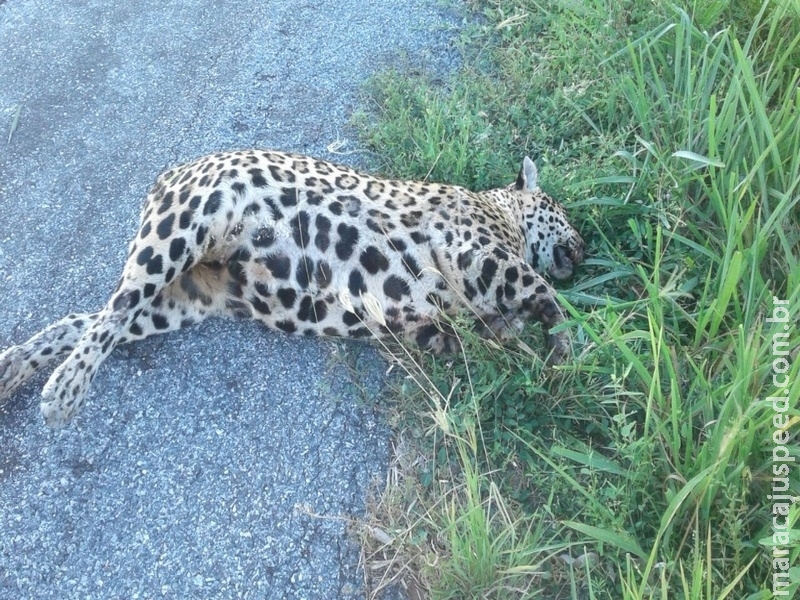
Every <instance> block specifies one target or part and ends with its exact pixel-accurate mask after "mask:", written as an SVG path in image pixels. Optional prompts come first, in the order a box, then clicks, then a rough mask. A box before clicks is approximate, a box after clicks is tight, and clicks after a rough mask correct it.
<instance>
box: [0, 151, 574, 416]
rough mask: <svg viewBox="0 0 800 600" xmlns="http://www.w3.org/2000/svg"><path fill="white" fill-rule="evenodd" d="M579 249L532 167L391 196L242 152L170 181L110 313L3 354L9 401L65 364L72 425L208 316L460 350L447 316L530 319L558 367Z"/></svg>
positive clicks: (389, 190) (53, 387)
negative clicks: (173, 336)
mask: <svg viewBox="0 0 800 600" xmlns="http://www.w3.org/2000/svg"><path fill="white" fill-rule="evenodd" d="M583 247H584V245H583V241H582V240H581V238H580V236H579V235H578V233H577V232H576V231H575V229H573V228H572V227H571V226H570V224H569V222H568V221H567V218H566V215H565V212H564V209H563V208H562V207H561V206H560V205H559V204H558V203H556V202H555V201H553V200H552V199H551V198H550V197H548V196H547V195H546V194H544V193H543V192H542V191H541V190H540V189H539V187H538V184H537V174H536V168H535V167H534V165H533V163H532V162H531V160H530V159H529V158H527V157H526V158H525V160H524V161H523V165H522V168H521V170H520V173H519V176H518V177H517V180H516V182H515V183H513V184H512V185H510V186H508V187H506V188H502V189H495V190H489V191H485V192H478V193H476V192H471V191H469V190H467V189H465V188H462V187H457V186H450V185H440V184H434V183H426V182H419V181H389V180H384V179H378V178H376V177H372V176H369V175H365V174H362V173H359V172H356V171H354V170H352V169H349V168H347V167H343V166H338V165H333V164H331V163H328V162H323V161H320V160H314V159H312V158H308V157H304V156H298V155H294V154H285V153H279V152H264V151H241V152H230V153H220V154H214V155H211V156H205V157H202V158H199V159H197V160H195V161H193V162H189V163H186V164H184V165H181V166H178V167H175V168H173V169H170V170H168V171H166V172H165V173H162V174H161V176H159V178H158V179H157V181H156V183H155V185H154V187H153V189H152V190H151V192H150V194H149V195H148V197H147V201H146V203H145V205H144V208H143V211H142V215H141V225H140V227H139V231H138V233H137V235H136V237H135V238H134V239H133V241H132V242H131V243H130V247H129V253H128V259H127V261H126V263H125V267H124V270H123V273H122V277H121V278H120V280H119V283H118V284H117V287H116V289H115V291H114V293H113V294H112V295H111V298H110V299H109V301H108V303H107V304H106V306H105V307H104V308H102V309H101V310H100V311H98V312H96V313H91V314H70V315H68V316H66V317H65V318H63V319H61V320H60V321H58V322H57V323H55V324H53V325H51V326H50V327H48V328H46V329H44V330H43V331H41V332H39V333H38V334H36V335H35V336H34V337H32V338H31V339H30V340H28V341H27V342H25V343H24V344H22V345H19V346H13V347H11V348H9V349H7V350H6V351H5V352H4V353H3V354H1V355H0V398H3V397H8V396H9V395H10V394H11V393H12V392H13V391H14V390H15V389H16V388H17V387H18V386H19V385H21V384H22V383H24V382H25V381H26V380H28V379H29V378H30V377H31V376H32V375H33V374H34V373H35V372H36V371H37V370H38V369H40V368H43V367H45V366H46V365H48V364H49V363H51V362H55V361H60V363H61V364H60V365H59V366H58V367H57V368H56V369H55V371H54V372H53V374H52V375H51V377H50V379H49V380H48V381H47V384H46V385H45V387H44V390H43V392H42V397H43V402H42V405H41V410H42V413H43V414H44V417H45V420H46V422H47V423H48V424H49V425H50V426H53V427H60V426H64V425H66V424H67V423H69V422H70V421H71V420H72V418H73V417H74V415H75V414H76V412H77V411H78V410H79V408H80V407H81V405H82V404H83V402H84V400H85V397H86V394H87V392H88V389H89V385H90V384H91V381H92V379H93V378H94V376H95V374H96V372H97V369H98V367H99V366H100V364H101V363H102V362H103V360H104V359H105V358H106V357H107V356H108V355H109V354H110V353H111V351H112V350H113V349H114V348H115V347H116V346H117V345H118V344H123V343H126V342H131V341H134V340H140V339H143V338H146V337H148V336H150V335H153V334H156V333H164V332H167V331H172V330H176V329H179V328H182V327H186V326H188V325H191V324H193V323H197V322H198V321H202V320H203V319H205V318H206V317H209V316H212V315H228V316H235V317H243V318H252V319H257V320H259V321H261V322H262V323H264V324H265V325H267V326H269V327H271V328H274V329H278V330H281V331H284V332H286V333H292V334H299V335H306V336H320V335H321V336H340V337H351V338H370V337H372V336H377V337H386V336H390V335H391V336H397V337H400V338H402V339H405V340H408V341H411V342H413V343H415V344H418V345H419V346H421V347H423V348H429V349H431V350H433V351H437V352H438V351H449V350H452V349H453V340H454V337H453V334H452V331H450V330H449V327H448V325H447V323H446V320H444V319H442V315H454V314H456V313H458V312H464V311H469V313H470V314H472V315H473V316H474V317H475V320H476V323H477V325H478V328H479V331H481V333H483V334H484V335H498V336H500V337H501V338H502V337H505V336H507V335H508V333H509V332H514V331H518V330H519V329H520V328H521V327H522V325H523V323H524V322H525V321H528V320H535V321H539V322H541V323H542V325H543V328H544V330H545V334H546V339H547V343H548V349H549V352H550V360H551V362H558V361H560V360H561V359H563V357H564V356H565V355H566V354H567V352H568V340H567V338H566V337H565V335H566V334H565V333H564V332H558V333H550V331H549V330H550V329H551V328H552V327H554V326H555V325H558V324H559V323H560V322H562V321H563V317H562V313H561V310H560V308H559V306H558V304H557V303H556V300H555V294H554V291H553V289H552V288H551V287H550V285H549V284H548V283H547V282H546V281H545V280H544V279H543V278H542V277H541V276H540V275H539V274H537V272H536V271H537V270H538V271H539V272H542V273H548V274H550V275H551V276H553V277H555V278H565V277H569V276H570V275H571V274H572V269H573V266H574V265H575V264H577V263H579V262H580V261H581V260H582V259H583Z"/></svg>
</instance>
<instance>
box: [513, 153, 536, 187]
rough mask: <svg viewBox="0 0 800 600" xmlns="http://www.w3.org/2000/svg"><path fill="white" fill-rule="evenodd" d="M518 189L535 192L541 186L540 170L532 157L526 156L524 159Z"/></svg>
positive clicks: (518, 178)
mask: <svg viewBox="0 0 800 600" xmlns="http://www.w3.org/2000/svg"><path fill="white" fill-rule="evenodd" d="M516 186H517V189H518V190H528V191H529V192H534V191H536V190H537V189H538V188H539V172H538V171H537V170H536V165H535V164H533V161H532V160H531V159H530V157H528V156H526V157H525V158H524V159H523V161H522V168H521V169H520V170H519V175H517V183H516Z"/></svg>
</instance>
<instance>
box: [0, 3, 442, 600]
mask: <svg viewBox="0 0 800 600" xmlns="http://www.w3.org/2000/svg"><path fill="white" fill-rule="evenodd" d="M448 28H450V29H452V21H451V20H450V17H449V16H448V15H447V14H443V13H442V12H440V9H438V8H436V6H435V0H403V1H402V2H395V1H394V0H372V1H368V2H364V1H361V0H317V1H315V2H304V1H301V0H270V1H269V2H267V1H263V2H258V1H255V0H191V1H187V0H159V1H156V0H125V1H124V2H108V1H107V0H60V1H58V2H52V1H50V0H0V348H5V347H7V346H9V345H11V344H14V343H21V342H22V341H24V340H25V339H26V338H27V337H29V336H30V335H31V334H33V333H35V332H36V331H37V330H39V329H40V328H42V327H44V326H46V325H47V324H49V323H50V322H53V321H55V320H57V319H58V318H60V317H62V316H63V315H65V314H66V313H68V312H70V311H74V310H77V311H91V310H95V309H97V308H99V307H100V306H102V305H103V304H104V303H105V300H106V298H107V296H108V294H109V293H110V291H111V289H112V288H113V286H114V284H115V282H116V278H117V277H118V274H119V272H120V270H121V268H122V265H123V262H124V258H125V253H126V244H127V240H128V239H129V238H130V237H131V236H132V235H133V234H134V232H135V228H136V225H137V220H138V213H139V209H140V206H141V203H142V201H143V200H144V197H145V194H146V192H147V190H148V188H149V186H150V185H151V184H152V182H153V181H154V180H155V177H156V175H157V174H158V173H159V172H160V171H161V170H163V169H164V168H165V167H167V166H168V165H171V164H175V163H178V162H182V161H184V160H186V159H189V158H192V157H196V156H199V155H202V154H205V153H208V152H212V151H217V150H222V149H234V148H242V147H264V148H277V149H281V150H291V151H297V152H304V153H307V154H312V155H316V156H319V157H323V158H333V159H334V160H338V161H341V162H350V163H354V162H356V163H357V162H358V160H359V155H358V154H350V155H339V156H331V155H330V154H329V153H327V152H326V148H327V147H328V145H329V144H331V143H333V142H336V141H337V140H342V139H343V138H344V137H346V136H347V130H346V121H347V118H348V116H349V114H350V112H351V110H352V109H353V107H354V106H355V105H356V104H357V103H358V92H359V88H360V86H361V84H362V83H363V82H364V80H365V79H366V78H367V77H368V76H369V74H371V73H372V72H374V71H375V70H377V69H380V68H382V67H385V66H387V65H390V64H392V63H395V62H397V61H400V62H406V63H409V62H410V63H412V64H414V65H420V64H423V65H428V67H429V68H431V69H435V70H437V71H442V70H446V69H447V68H448V67H449V66H450V61H451V60H452V54H451V53H450V52H449V51H448V47H449V44H448V35H447V33H446V32H445V31H444V30H443V29H448ZM17 116H18V119H17V118H16V117H17ZM15 121H16V127H15V128H14V131H13V135H12V136H11V140H10V142H9V141H8V138H9V135H10V133H11V131H12V126H13V124H14V123H15ZM353 147H354V146H353V144H352V143H351V144H350V145H349V146H345V147H344V150H348V149H353ZM384 369H385V365H384V364H383V363H382V362H381V360H380V358H379V357H378V356H377V353H376V352H375V351H374V349H371V348H369V347H368V346H363V345H357V344H344V343H339V344H334V343H330V342H320V341H314V340H304V339H295V338H290V337H286V336H282V335H280V334H276V333H272V332H269V331H266V330H264V329H262V328H260V327H259V326H257V325H255V324H252V323H246V322H235V321H211V322H207V323H204V324H202V325H200V326H198V327H195V328H192V329H189V330H185V331H182V332H178V333H174V334H169V335H166V336H161V337H159V338H151V339H150V340H147V341H145V342H141V343H139V344H134V345H130V346H123V347H120V348H119V349H117V350H116V351H115V352H114V354H112V356H111V358H110V359H109V360H108V361H106V363H105V364H104V365H103V367H102V369H101V370H100V373H99V375H98V376H97V378H96V379H95V381H94V383H93V386H92V391H91V393H90V396H89V400H88V402H87V404H86V406H85V407H84V409H83V412H82V413H81V414H80V415H79V416H78V417H77V419H76V421H75V423H74V424H73V425H72V426H71V427H70V428H68V429H66V430H61V431H51V430H49V429H48V428H47V427H46V426H45V425H44V424H43V421H42V419H41V417H40V415H39V409H38V405H39V391H40V390H41V386H42V385H43V383H44V382H45V380H46V374H40V375H38V376H37V377H36V378H35V379H34V380H33V381H32V382H30V383H29V384H28V385H26V386H24V387H23V388H21V390H19V391H18V392H17V393H16V395H15V396H14V397H13V398H12V399H11V400H10V401H8V402H7V403H5V404H4V405H2V407H0V598H1V599H9V600H11V599H13V600H22V599H25V598H31V599H34V598H35V599H37V600H41V599H46V598H53V599H58V600H64V599H71V598H81V599H93V598H97V599H101V598H102V599H104V600H105V599H115V598H120V599H123V598H124V599H133V598H142V599H144V598H179V599H183V598H203V599H211V598H270V599H271V598H275V599H278V598H287V599H288V598H291V599H295V598H297V599H301V598H308V599H311V598H324V599H326V600H330V599H336V598H360V597H363V575H362V573H361V572H360V571H359V568H358V547H357V545H356V544H355V543H354V542H353V541H352V540H351V539H350V538H348V536H347V533H346V530H345V529H346V528H345V520H346V518H347V517H348V516H349V515H358V514H361V513H362V512H363V509H364V499H365V494H366V492H367V490H368V488H369V486H370V483H371V482H372V481H373V480H375V479H376V478H377V479H378V480H380V479H381V478H382V476H383V473H384V471H385V469H386V463H387V456H388V436H389V432H388V430H387V428H386V426H385V425H384V424H383V423H382V422H381V420H380V413H379V411H378V410H376V408H375V406H374V404H373V401H374V399H375V398H376V397H377V395H378V394H379V393H380V391H381V388H382V381H383V374H384Z"/></svg>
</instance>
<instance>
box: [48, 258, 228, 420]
mask: <svg viewBox="0 0 800 600" xmlns="http://www.w3.org/2000/svg"><path fill="white" fill-rule="evenodd" d="M228 281H229V277H228V273H227V271H225V270H222V269H220V268H215V267H211V266H207V265H198V266H196V267H194V268H193V269H191V270H190V271H189V272H187V273H185V274H183V275H181V276H179V277H178V278H177V279H176V280H175V281H173V283H171V284H170V285H169V286H167V287H166V288H164V289H163V290H161V291H160V292H159V293H158V294H156V296H155V297H154V298H153V299H152V300H151V301H148V302H142V303H139V304H136V305H135V306H131V303H130V301H129V300H126V298H127V297H128V296H127V295H126V293H124V292H123V293H122V294H121V293H119V292H118V293H115V294H114V295H113V296H112V298H111V300H110V301H109V303H108V305H107V306H106V307H105V308H104V309H103V310H102V311H100V312H99V313H96V318H95V319H94V320H93V321H92V322H91V323H89V324H88V327H87V328H86V330H85V331H84V333H83V335H82V336H80V339H78V340H76V342H75V344H74V345H75V347H74V348H73V349H72V351H71V352H70V354H69V356H68V357H67V359H66V360H65V361H64V362H63V363H62V364H61V365H60V366H59V367H58V368H57V369H56V370H55V371H54V372H53V374H52V375H51V377H50V379H49V380H48V381H47V384H46V385H45V387H44V390H43V391H42V398H43V402H42V405H41V410H42V414H43V415H44V418H45V421H46V423H47V424H48V425H50V426H51V427H63V426H65V425H67V424H68V423H69V422H70V421H71V420H72V418H73V417H74V416H75V414H76V413H77V411H78V410H79V409H80V407H81V405H82V404H83V402H84V400H85V398H86V394H87V392H88V390H89V385H90V384H91V382H92V380H93V379H94V377H95V374H96V373H97V369H98V367H99V366H100V364H101V363H102V362H103V361H104V360H105V359H106V357H107V356H108V355H109V354H110V353H111V351H112V350H113V349H114V347H115V346H117V345H118V344H122V343H127V342H131V341H134V340H140V339H144V338H146V337H149V336H151V335H155V334H158V333H166V332H168V331H174V330H176V329H180V328H182V327H186V326H188V325H191V324H193V323H197V322H199V321H202V320H204V319H205V318H207V317H208V316H211V315H215V314H234V313H235V311H234V310H232V309H231V304H230V301H229V299H228V298H227V285H228Z"/></svg>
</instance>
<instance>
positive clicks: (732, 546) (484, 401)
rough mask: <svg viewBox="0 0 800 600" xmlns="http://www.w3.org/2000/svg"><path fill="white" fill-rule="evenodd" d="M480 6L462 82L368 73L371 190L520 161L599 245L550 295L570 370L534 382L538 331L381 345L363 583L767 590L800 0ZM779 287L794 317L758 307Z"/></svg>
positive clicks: (799, 234) (504, 592)
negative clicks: (392, 438)
mask: <svg viewBox="0 0 800 600" xmlns="http://www.w3.org/2000/svg"><path fill="white" fill-rule="evenodd" d="M469 8H470V11H471V13H472V14H473V15H474V16H475V18H474V19H473V21H472V22H473V24H472V25H469V26H467V28H466V29H465V31H464V33H463V34H462V36H461V38H460V39H461V44H462V51H463V55H464V58H463V65H462V69H461V71H460V73H458V74H457V75H455V76H454V77H453V78H452V79H450V80H448V82H447V83H446V84H445V85H444V86H442V84H441V82H433V81H430V80H429V79H428V78H427V76H426V75H425V74H424V73H408V72H403V73H399V72H397V73H386V74H384V75H381V76H380V77H378V78H377V79H376V80H375V81H374V82H373V83H372V85H371V87H370V89H369V92H370V104H369V105H368V106H367V107H366V108H365V111H364V113H363V114H362V115H361V117H360V118H359V119H358V125H359V127H360V131H361V134H362V142H363V143H364V144H365V145H366V146H367V147H368V148H369V149H370V150H371V151H372V152H374V153H375V154H376V155H377V156H378V160H379V161H380V163H379V165H378V167H379V169H380V170H382V171H383V172H384V173H385V174H387V175H390V176H394V177H402V178H406V177H408V178H428V179H430V180H433V181H443V182H451V183H458V184H463V185H465V186H468V187H471V188H473V189H484V188H488V187H492V186H498V185H505V184H507V183H509V182H511V181H513V179H514V177H515V175H516V172H517V170H518V169H519V165H520V163H521V159H522V157H523V156H524V155H525V154H530V155H531V156H532V157H533V158H534V159H535V160H536V161H537V163H538V165H539V171H540V174H541V181H542V187H543V188H544V189H545V190H546V191H548V192H550V193H551V195H553V196H554V197H556V198H558V199H560V200H562V202H563V203H564V204H565V206H566V207H567V210H568V212H569V214H570V217H571V221H572V223H573V224H574V225H575V226H576V227H577V228H578V229H579V230H580V231H581V233H582V235H583V236H584V239H585V240H586V241H587V244H588V260H587V261H586V263H585V264H584V265H583V266H582V267H580V268H579V269H578V270H577V273H576V277H575V278H574V280H573V281H572V282H569V283H567V284H564V285H559V286H558V287H559V291H560V294H561V299H562V302H563V306H564V307H565V310H566V311H567V313H568V315H569V316H570V322H569V323H568V324H567V327H568V329H569V330H570V331H571V332H572V335H573V348H574V354H575V356H574V360H573V361H572V362H569V363H568V364H566V365H564V366H561V367H558V368H556V369H554V370H545V369H543V366H542V362H541V360H540V357H539V356H538V354H539V352H540V350H541V348H543V342H542V341H541V334H540V332H539V331H538V330H537V328H535V327H531V329H530V331H528V332H526V334H525V335H524V336H523V337H522V339H521V340H520V342H521V343H520V344H519V345H517V346H511V347H507V348H501V347H500V346H498V345H497V344H494V343H491V342H486V341H482V340H478V339H475V336H474V335H472V334H471V333H470V331H469V328H468V327H464V328H462V329H460V331H462V343H463V351H462V352H461V353H459V354H457V355H454V356H446V357H431V356H426V355H420V354H415V353H413V351H412V350H410V351H396V356H397V358H398V360H399V361H401V362H402V363H403V365H405V367H406V368H407V369H408V372H409V376H408V377H406V378H404V379H403V381H402V384H401V385H400V387H399V388H398V390H397V394H396V396H397V397H399V398H400V400H399V402H398V406H397V411H396V416H395V423H394V424H395V427H396V431H397V460H396V466H395V468H394V470H393V472H392V474H391V477H390V481H389V485H387V487H386V489H384V490H381V492H380V494H379V496H378V497H376V499H375V501H374V506H373V515H372V517H371V521H370V522H369V523H368V524H367V526H366V527H365V528H364V535H363V537H364V544H365V548H366V550H365V556H366V558H367V561H368V562H367V567H368V571H369V572H370V573H371V575H372V576H373V577H372V580H373V586H374V587H373V591H375V592H376V593H377V591H378V590H379V589H380V588H381V587H382V586H383V585H385V584H387V583H388V582H390V581H392V580H394V581H398V582H401V584H402V585H405V586H406V587H407V589H408V590H409V595H410V597H412V598H413V597H430V598H435V599H449V598H452V599H472V598H496V599H506V598H508V599H511V598H514V599H518V598H548V599H549V598H576V599H577V598H581V599H584V598H586V599H595V598H596V599H615V600H619V599H625V600H628V599H637V600H638V599H659V600H664V599H667V598H687V599H694V600H701V599H702V600H716V599H722V598H731V599H733V600H743V599H747V600H755V599H767V598H772V597H773V595H772V591H771V590H772V589H773V574H774V573H776V572H777V571H778V567H776V566H775V565H774V564H773V561H772V552H773V549H772V544H773V532H774V524H773V501H772V500H770V499H769V498H768V496H769V495H770V494H773V477H774V473H775V472H774V470H773V469H774V467H775V465H776V462H775V461H774V460H773V452H774V449H775V447H776V442H775V441H774V439H775V438H774V434H775V433H776V428H777V432H778V437H779V438H780V437H781V436H784V437H787V436H788V439H789V441H788V443H786V444H785V446H786V447H787V448H788V449H789V452H790V454H791V457H796V458H797V462H789V461H790V459H788V460H787V462H786V463H785V464H788V465H789V467H790V468H789V474H788V481H789V490H788V491H783V492H781V493H783V494H787V495H792V494H793V495H800V449H799V448H798V444H797V431H798V422H799V421H800V410H799V409H798V405H799V404H800V403H798V398H800V374H799V373H798V370H799V369H800V367H798V364H799V363H800V361H798V360H797V352H798V348H800V331H799V330H798V322H800V264H799V262H800V207H799V206H798V202H800V91H799V90H800V88H799V87H798V86H799V84H800V4H798V3H797V2H796V1H795V0H783V1H771V2H769V1H768V2H767V3H766V4H763V5H761V4H758V3H754V2H747V1H744V2H734V1H730V0H702V1H701V0H697V1H696V2H695V3H691V2H685V1H684V2H681V1H678V2H677V4H672V3H668V2H662V1H661V0H622V1H614V2H612V1H608V0H580V1H578V0H542V1H540V2H534V1H533V0H473V1H472V2H470V3H469ZM775 299H777V300H779V301H783V302H785V304H782V305H781V306H784V307H785V308H786V310H787V311H788V314H789V315H790V318H789V319H788V322H786V323H776V322H769V321H768V320H767V319H768V317H770V316H771V315H773V314H774V313H773V310H774V307H775ZM784 325H788V327H784ZM776 333H781V334H783V333H788V335H787V336H785V337H776ZM776 340H779V341H780V342H787V344H786V345H785V346H780V345H778V346H776ZM531 349H532V350H531ZM787 349H788V352H789V353H788V354H781V351H784V350H787ZM781 359H785V360H783V362H781ZM776 360H777V361H778V362H777V363H776ZM785 365H789V366H788V367H785ZM776 369H784V370H785V371H786V373H785V376H784V375H783V374H782V375H781V378H774V377H773V375H774V374H775V373H776ZM775 396H777V397H782V398H786V399H787V400H788V402H786V403H785V406H784V408H787V407H788V408H787V410H785V411H784V412H777V411H776V405H775V404H774V403H773V402H770V401H768V400H767V399H768V398H769V397H775ZM779 408H780V406H779ZM776 416H777V417H778V421H777V423H778V425H776V420H775V419H776ZM782 417H785V418H786V420H785V421H783V420H781V418H782ZM782 431H785V432H787V433H785V434H783V433H782ZM799 516H800V503H795V504H793V505H792V506H791V509H790V510H789V514H788V516H787V515H782V516H780V522H781V523H783V522H784V521H786V523H788V526H787V527H788V529H789V530H790V532H789V534H788V538H787V539H788V541H787V543H786V544H784V545H783V549H788V551H789V553H788V555H787V558H786V560H787V561H788V562H787V563H782V564H783V566H784V567H786V566H787V565H790V566H791V568H790V569H788V575H787V578H788V579H787V580H789V581H791V583H790V584H789V585H788V586H787V587H783V588H780V589H782V590H784V591H787V592H788V596H776V597H793V595H794V594H796V593H797V590H798V587H799V586H800V560H799V559H798V557H799V556H800V523H798V517H799ZM786 570H787V569H785V568H784V569H783V571H786ZM417 594H418V595H417Z"/></svg>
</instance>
